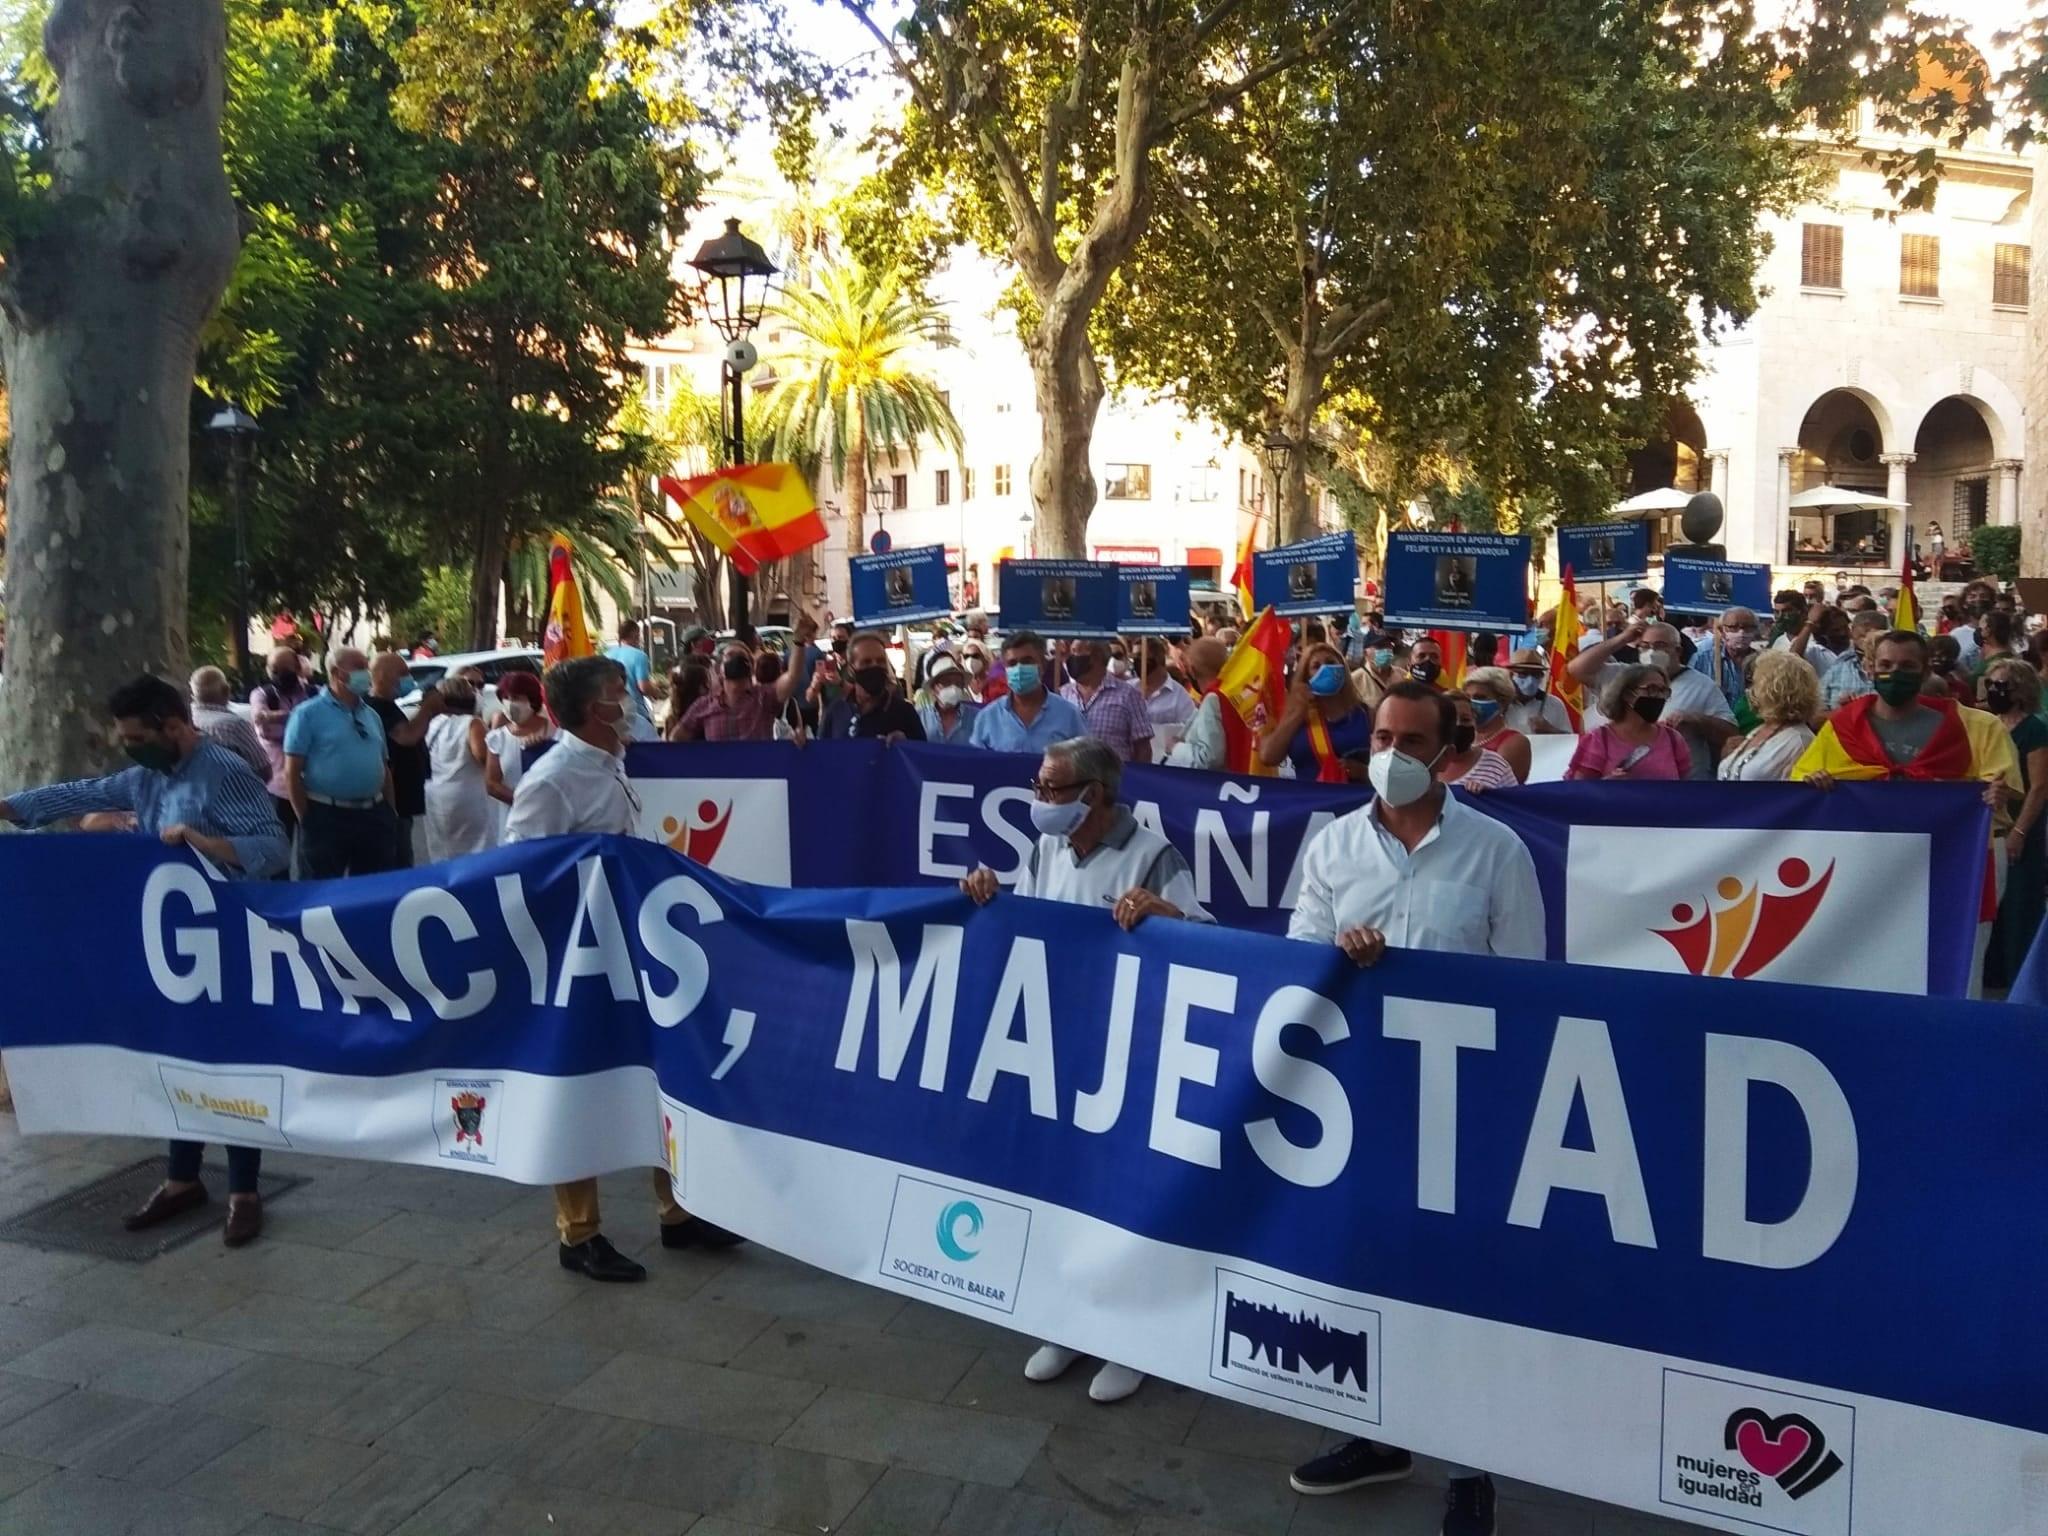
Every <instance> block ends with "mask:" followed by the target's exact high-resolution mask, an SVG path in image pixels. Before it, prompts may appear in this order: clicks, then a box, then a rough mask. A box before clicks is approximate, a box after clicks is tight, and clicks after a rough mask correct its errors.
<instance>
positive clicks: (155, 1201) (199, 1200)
mask: <svg viewBox="0 0 2048 1536" xmlns="http://www.w3.org/2000/svg"><path fill="white" fill-rule="evenodd" d="M204 1204H206V1186H205V1185H204V1184H188V1185H187V1186H186V1187H185V1188H183V1189H172V1188H171V1186H170V1185H169V1184H159V1185H157V1187H156V1192H155V1193H154V1194H152V1195H151V1196H150V1197H149V1198H148V1199H147V1200H145V1201H143V1202H142V1204H141V1205H140V1206H139V1207H138V1208H137V1209H135V1210H132V1211H130V1212H129V1213H128V1214H127V1215H126V1216H123V1217H122V1218H121V1225H122V1226H124V1227H126V1228H127V1229H128V1230H129V1231H130V1232H140V1231H142V1230H143V1229H144V1228H145V1227H153V1226H155V1225H156V1224H157V1223H158V1222H160V1221H169V1220H170V1219H171V1218H172V1217H173V1216H182V1215H184V1214H185V1213H186V1212H187V1211H196V1210H198V1209H199V1207H201V1206H202V1205H204Z"/></svg>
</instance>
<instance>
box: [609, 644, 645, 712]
mask: <svg viewBox="0 0 2048 1536" xmlns="http://www.w3.org/2000/svg"><path fill="white" fill-rule="evenodd" d="M605 655H606V656H607V657H608V658H609V659H611V660H613V661H616V662H617V663H618V664H619V665H620V666H622V667H624V668H625V669H626V697H627V698H629V699H631V700H632V701H633V707H634V708H635V709H637V710H639V711H640V713H641V714H643V715H647V717H648V718H649V719H650V720H651V719H653V718H654V717H653V716H652V715H648V711H647V695H646V694H644V693H642V692H641V691H640V685H641V684H642V683H644V682H646V681H647V680H648V679H649V678H650V677H652V676H654V663H653V661H651V660H650V659H649V658H648V655H647V653H646V652H645V651H643V650H641V649H640V647H639V646H637V645H615V646H613V647H612V648H611V649H610V650H608V651H606V652H605Z"/></svg>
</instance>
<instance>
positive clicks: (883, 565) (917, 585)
mask: <svg viewBox="0 0 2048 1536" xmlns="http://www.w3.org/2000/svg"><path fill="white" fill-rule="evenodd" d="M847 565H848V566H849V567H850V568H851V569H850V577H851V581H852V587H853V622H854V623H856V624H862V625H876V626H880V627H882V628H892V627H894V626H895V625H898V624H914V623H916V622H917V621H918V620H919V619H940V618H945V617H946V616H947V615H949V614H951V613H952V611H953V596H952V590H951V588H950V587H948V586H947V584H946V548H945V546H944V545H943V544H920V545H918V546H917V547H916V548H915V549H892V550H888V551H886V552H884V553H882V554H877V555H855V556H854V557H853V558H852V559H851V560H849V561H848V562H847Z"/></svg>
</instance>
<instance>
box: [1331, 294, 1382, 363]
mask: <svg viewBox="0 0 2048 1536" xmlns="http://www.w3.org/2000/svg"><path fill="white" fill-rule="evenodd" d="M1393 308H1394V301H1393V300H1392V299H1375V300H1373V301H1372V303H1370V304H1367V305H1365V306H1364V307H1363V308H1353V307H1352V306H1351V305H1349V304H1346V305H1342V306H1340V307H1339V308H1337V309H1334V310H1332V311H1331V312H1330V315H1329V321H1330V335H1329V338H1328V339H1327V340H1326V341H1324V343H1323V344H1322V346H1321V347H1320V348H1318V349H1317V350H1318V351H1319V352H1320V354H1321V355H1322V357H1323V359H1324V361H1326V362H1328V361H1332V360H1334V359H1336V358H1338V357H1340V356H1342V355H1343V354H1344V352H1345V351H1346V350H1347V349H1348V348H1349V347H1350V346H1351V344H1352V343H1353V342H1355V341H1356V340H1358V338H1359V337H1360V336H1362V335H1364V334H1365V332H1366V331H1368V330H1369V329H1371V328H1372V327H1373V326H1375V325H1378V324H1379V323H1380V322H1381V321H1382V320H1384V319H1386V318H1387V316H1388V315H1389V314H1390V313H1392V312H1393Z"/></svg>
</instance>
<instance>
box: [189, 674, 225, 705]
mask: <svg viewBox="0 0 2048 1536" xmlns="http://www.w3.org/2000/svg"><path fill="white" fill-rule="evenodd" d="M191 686H192V702H193V703H194V704H214V705H219V704H225V703H227V701H228V698H229V693H228V675H227V673H225V672H223V671H221V669H220V668H219V667H201V668H200V669H199V670H198V671H197V672H194V673H193V674H192V685H191Z"/></svg>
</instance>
